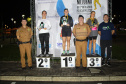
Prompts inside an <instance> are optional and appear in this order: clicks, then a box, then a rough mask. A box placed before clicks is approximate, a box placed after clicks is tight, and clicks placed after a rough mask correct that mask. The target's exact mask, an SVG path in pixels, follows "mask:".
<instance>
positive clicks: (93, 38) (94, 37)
mask: <svg viewBox="0 0 126 84" xmlns="http://www.w3.org/2000/svg"><path fill="white" fill-rule="evenodd" d="M88 39H89V40H96V39H97V36H92V37H88Z"/></svg>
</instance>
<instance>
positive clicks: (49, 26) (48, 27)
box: [44, 21, 51, 30]
mask: <svg viewBox="0 0 126 84" xmlns="http://www.w3.org/2000/svg"><path fill="white" fill-rule="evenodd" d="M47 23H48V26H47V27H46V28H44V29H45V30H50V29H51V24H50V21H48V22H47Z"/></svg>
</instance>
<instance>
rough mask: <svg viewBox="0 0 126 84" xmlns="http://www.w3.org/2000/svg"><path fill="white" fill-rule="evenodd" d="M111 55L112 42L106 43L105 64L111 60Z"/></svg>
mask: <svg viewBox="0 0 126 84" xmlns="http://www.w3.org/2000/svg"><path fill="white" fill-rule="evenodd" d="M111 53H112V41H111V40H110V41H108V42H107V62H110V60H111Z"/></svg>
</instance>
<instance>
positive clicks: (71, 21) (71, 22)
mask: <svg viewBox="0 0 126 84" xmlns="http://www.w3.org/2000/svg"><path fill="white" fill-rule="evenodd" d="M69 25H70V27H73V19H72V17H70V24H69Z"/></svg>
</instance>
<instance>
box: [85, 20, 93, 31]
mask: <svg viewBox="0 0 126 84" xmlns="http://www.w3.org/2000/svg"><path fill="white" fill-rule="evenodd" d="M89 20H90V18H88V19H87V21H86V24H88V25H89ZM89 28H90V29H91V28H93V26H90V25H89Z"/></svg>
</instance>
